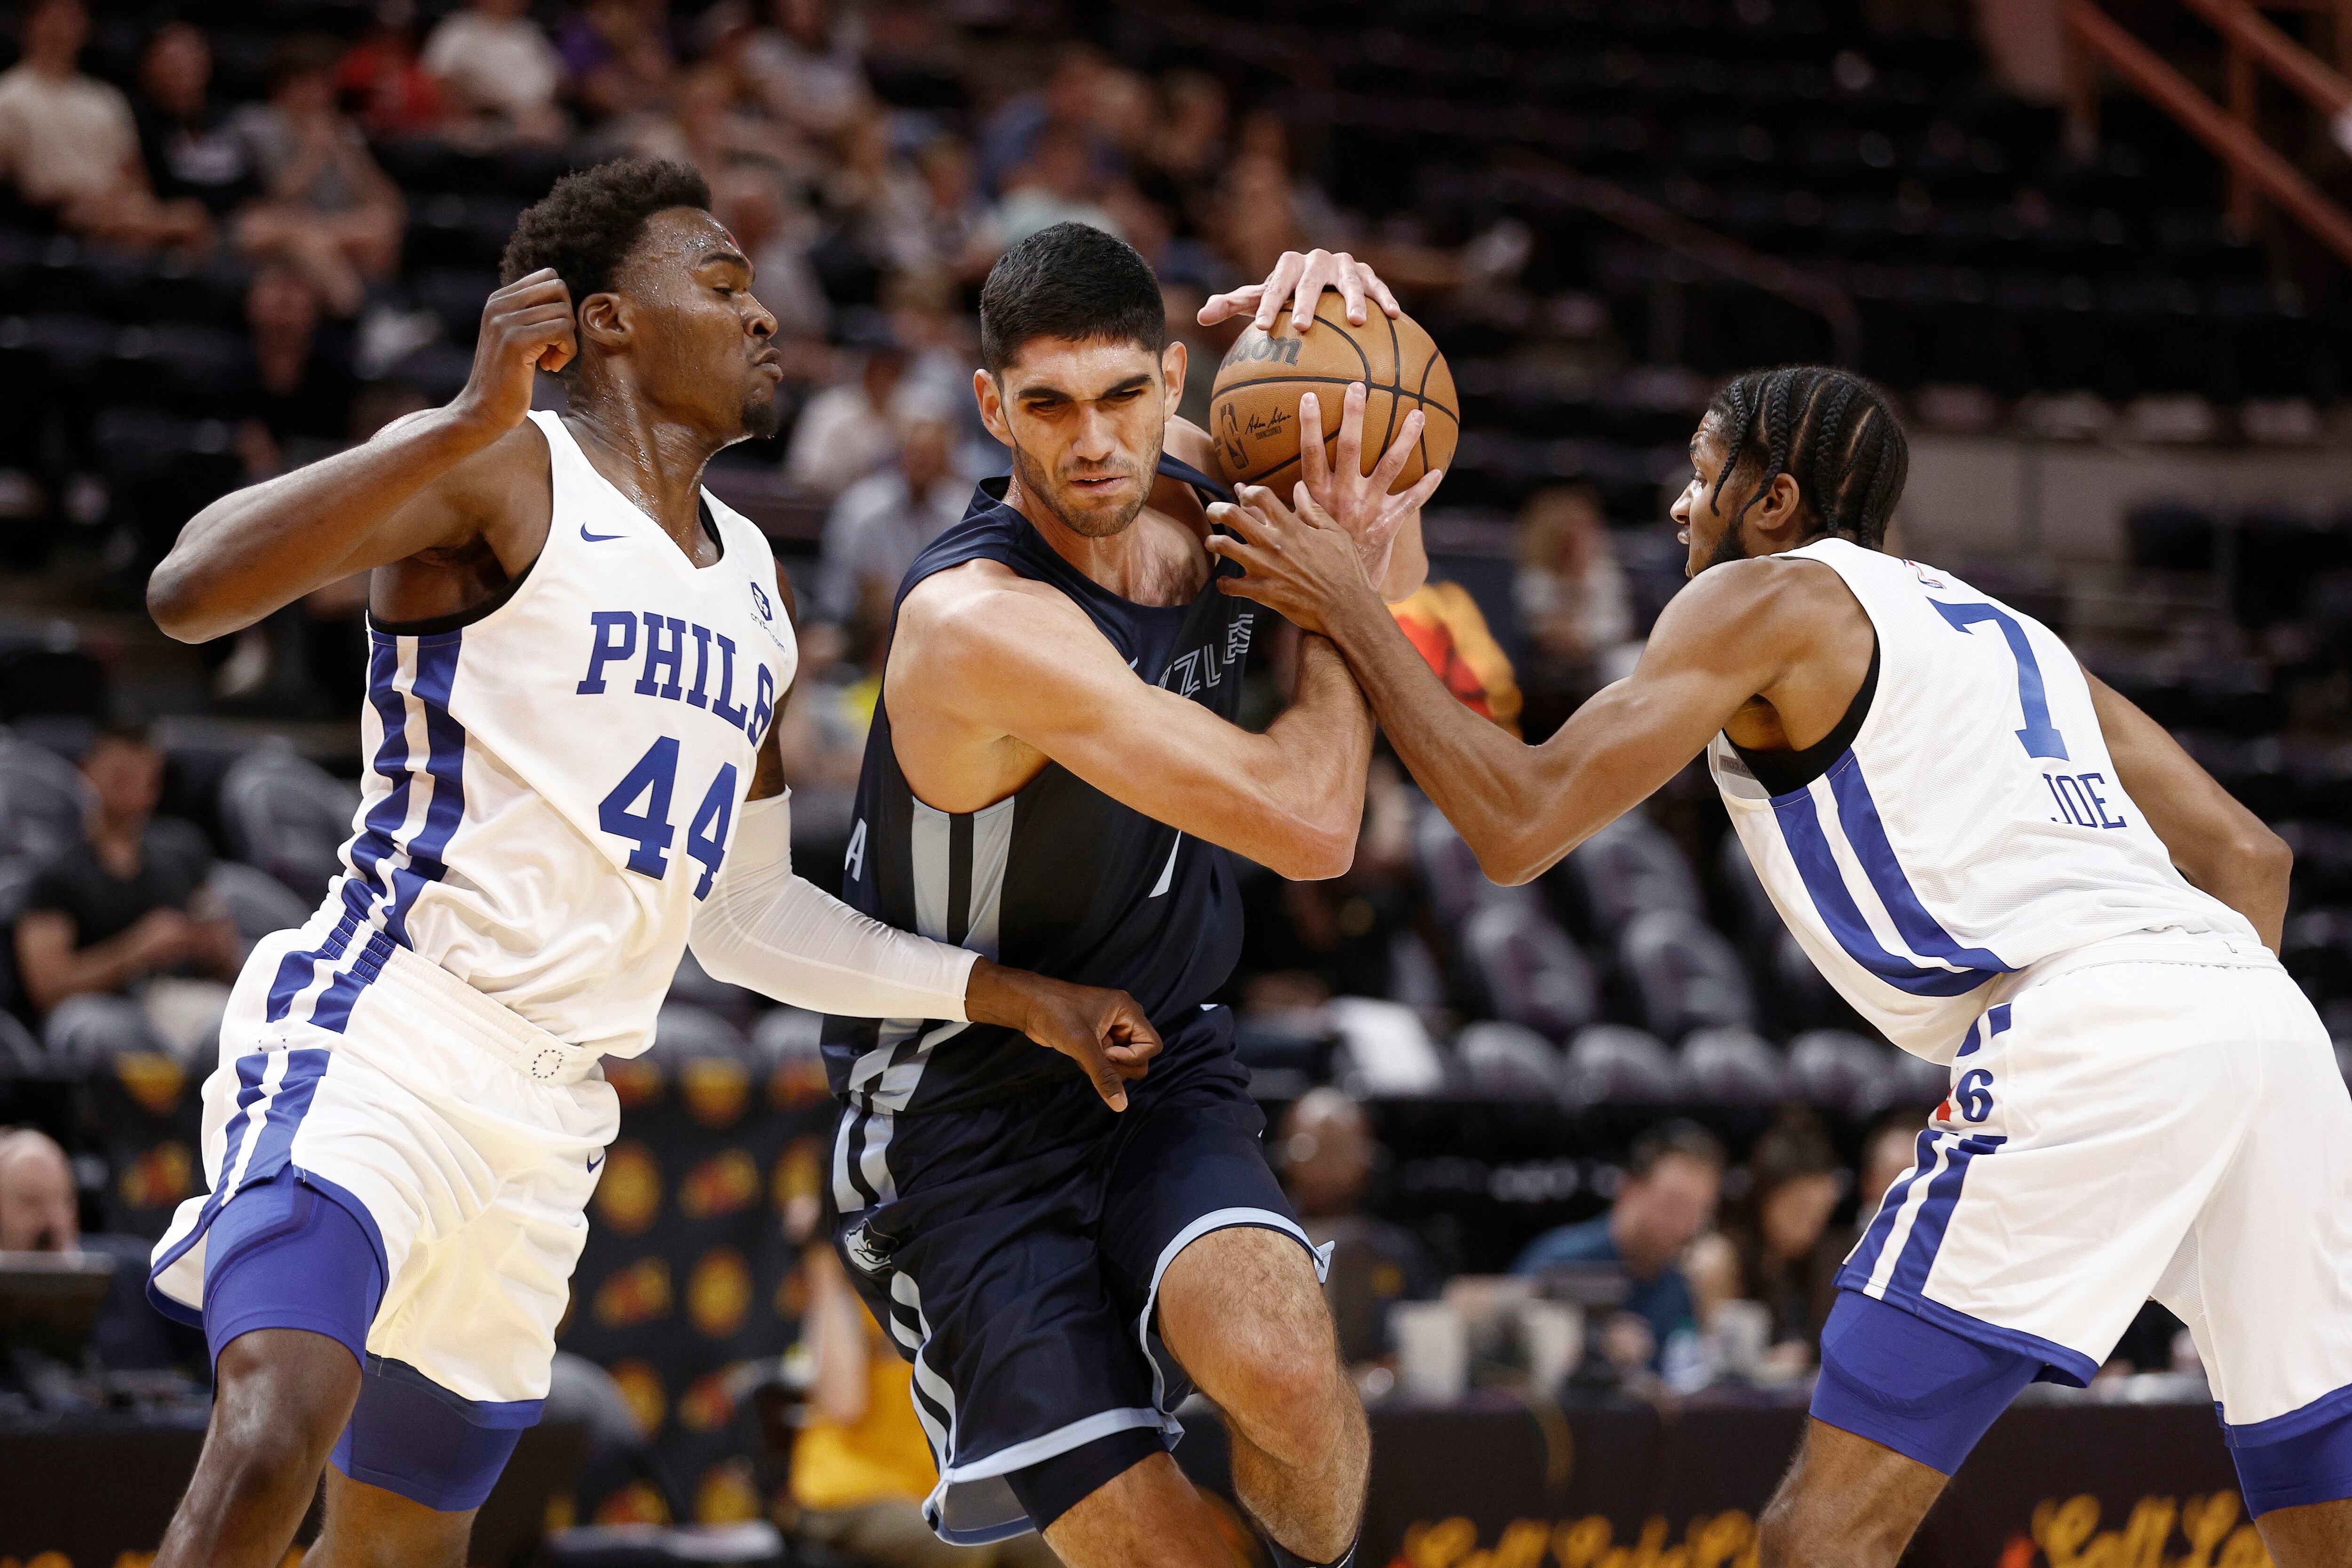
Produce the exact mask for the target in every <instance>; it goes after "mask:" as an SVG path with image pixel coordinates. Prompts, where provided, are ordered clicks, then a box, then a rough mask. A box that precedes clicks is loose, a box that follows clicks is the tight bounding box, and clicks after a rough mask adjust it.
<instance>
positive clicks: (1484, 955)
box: [1462, 893, 1599, 1040]
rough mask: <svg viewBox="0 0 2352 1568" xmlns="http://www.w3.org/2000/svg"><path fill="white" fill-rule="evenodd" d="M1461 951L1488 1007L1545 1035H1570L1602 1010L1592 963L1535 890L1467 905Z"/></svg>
mask: <svg viewBox="0 0 2352 1568" xmlns="http://www.w3.org/2000/svg"><path fill="white" fill-rule="evenodd" d="M1462 956H1463V962H1464V963H1465V964H1466V965H1467V966H1468V967H1469V969H1470V971H1471V973H1472V974H1473V975H1474V976H1475V979H1476V981H1477V983H1478V985H1479V988H1480V989H1481V990H1482V991H1483V992H1484V993H1485V997H1486V1005H1487V1009H1488V1011H1490V1012H1491V1013H1493V1015H1494V1016H1496V1017H1498V1018H1505V1019H1507V1020H1509V1021H1510V1022H1512V1023H1514V1024H1520V1025H1524V1026H1527V1027H1528V1028H1529V1029H1532V1030H1534V1031H1535V1032H1536V1033H1537V1034H1538V1035H1541V1036H1543V1037H1546V1038H1547V1039H1552V1040H1564V1039H1566V1038H1568V1037H1569V1036H1570V1035H1571V1034H1573V1033H1575V1032H1576V1031H1577V1030H1578V1029H1580V1028H1582V1027H1583V1026H1585V1025H1587V1024H1589V1023H1591V1021H1592V1017H1593V1015H1594V1013H1595V1012H1597V1011H1598V1010H1599V995H1598V987H1597V986H1596V984H1595V982H1594V979H1593V974H1592V967H1591V965H1590V964H1588V963H1585V961H1584V955H1583V954H1582V953H1580V952H1578V951H1577V950H1576V944H1575V943H1574V942H1570V940H1569V937H1568V933H1567V932H1566V931H1562V930H1560V929H1559V926H1558V925H1556V924H1554V923H1553V921H1552V918H1551V916H1550V914H1549V913H1548V912H1547V911H1546V910H1545V909H1544V907H1543V904H1542V902H1541V901H1540V900H1538V899H1536V898H1535V897H1533V896H1532V895H1528V894H1524V893H1522V894H1521V895H1520V896H1518V897H1516V898H1508V899H1505V898H1494V899H1489V900H1486V901H1485V902H1484V903H1482V904H1480V905H1479V906H1478V907H1477V908H1476V909H1475V910H1472V911H1471V914H1470V918H1469V919H1468V920H1467V921H1465V922H1464V923H1463V926H1462Z"/></svg>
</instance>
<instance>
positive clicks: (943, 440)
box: [817, 399, 971, 647]
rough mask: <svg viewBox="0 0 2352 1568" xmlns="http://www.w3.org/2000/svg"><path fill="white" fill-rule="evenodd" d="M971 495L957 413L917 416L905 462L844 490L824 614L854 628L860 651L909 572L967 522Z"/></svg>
mask: <svg viewBox="0 0 2352 1568" xmlns="http://www.w3.org/2000/svg"><path fill="white" fill-rule="evenodd" d="M923 401H926V402H928V401H929V400H928V399H926V400H923ZM970 497H971V486H970V485H968V484H967V483H965V482H964V479H963V477H962V476H961V475H960V474H958V473H957V472H956V471H955V416H954V414H953V411H952V410H950V409H947V408H939V407H924V408H919V409H917V410H915V411H913V412H912V413H911V414H910V415H909V416H908V418H907V419H906V421H905V423H904V425H903V426H902V431H901V436H900V439H899V446H898V461H897V462H895V463H892V464H890V465H889V466H888V467H887V468H881V469H878V470H877V471H876V472H874V473H871V474H868V475H866V478H864V479H859V480H858V481H856V483H855V484H852V485H851V486H849V488H848V489H845V490H843V491H842V492H841V499H840V500H837V501H835V502H834V503H833V511H832V513H831V514H830V515H829V516H828V517H827V518H826V519H825V524H824V553H823V557H822V559H823V562H824V565H823V567H822V569H821V574H820V575H819V577H818V580H817V608H818V611H819V613H821V614H823V615H824V616H826V617H828V618H830V619H832V620H834V621H836V622H838V623H839V624H841V625H842V626H849V627H852V628H854V629H855V630H854V633H853V638H854V643H853V646H858V647H863V646H865V644H866V641H867V639H868V637H870V636H872V635H873V634H874V632H876V631H877V629H878V628H880V627H881V626H884V625H886V624H887V621H888V619H889V616H890V602H891V600H892V599H893V598H895V597H896V596H897V595H898V580H899V579H900V578H902V577H904V576H905V575H906V574H907V568H908V567H909V566H912V565H913V564H914V563H915V557H916V556H918V555H919V554H921V553H922V552H923V547H924V546H925V545H927V544H929V543H930V542H931V541H932V540H934V539H937V538H938V537H939V536H940V534H941V533H943V532H945V531H947V530H948V528H949V527H950V526H951V525H952V524H954V523H955V522H956V521H959V520H960V519H961V518H962V516H963V509H964V502H965V501H966V500H969V499H970Z"/></svg>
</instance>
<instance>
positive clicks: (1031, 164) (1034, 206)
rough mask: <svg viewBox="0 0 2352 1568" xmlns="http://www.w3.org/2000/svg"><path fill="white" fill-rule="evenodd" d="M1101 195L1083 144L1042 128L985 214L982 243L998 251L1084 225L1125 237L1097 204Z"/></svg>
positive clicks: (1071, 134)
mask: <svg viewBox="0 0 2352 1568" xmlns="http://www.w3.org/2000/svg"><path fill="white" fill-rule="evenodd" d="M1100 190H1101V186H1100V184H1099V182H1098V181H1097V178H1096V174H1095V168H1094V164H1093V162H1092V160H1091V158H1090V156H1089V154H1088V153H1087V143H1086V141H1085V139H1084V138H1083V137H1082V136H1081V135H1080V134H1079V133H1078V132H1076V131H1074V130H1072V129H1070V128H1069V127H1068V126H1066V125H1060V124H1053V125H1047V126H1045V127H1043V128H1042V129H1041V130H1039V132H1037V135H1036V138H1035V140H1034V142H1033V143H1032V145H1031V151H1030V154H1029V156H1028V158H1027V159H1026V160H1024V162H1023V163H1021V164H1020V165H1019V166H1018V167H1017V168H1015V169H1013V171H1012V172H1011V173H1010V174H1008V175H1007V176H1006V178H1005V184H1004V195H1003V196H1002V197H1001V198H999V199H998V201H997V204H996V205H995V206H993V207H992V208H991V209H990V210H989V215H988V223H987V227H986V242H987V244H989V245H990V246H992V247H994V248H995V249H997V250H999V251H1002V250H1003V249H1005V248H1007V247H1011V246H1015V245H1018V244H1020V243H1021V242H1022V241H1023V240H1024V239H1026V238H1028V237H1030V236H1031V235H1033V234H1035V233H1036V232H1037V231H1038V230H1040V229H1045V228H1051V227H1053V226H1054V225H1055V224H1057V223H1083V224H1087V225H1089V226H1093V227H1095V228H1099V229H1104V230H1107V231H1108V232H1109V233H1112V234H1116V235H1120V236H1121V237H1124V235H1125V232H1126V231H1125V230H1124V229H1122V228H1121V227H1120V226H1119V222H1118V219H1117V218H1116V217H1114V216H1111V214H1110V211H1109V209H1108V208H1107V207H1105V206H1104V205H1102V203H1101V201H1100V200H1099V199H1098V198H1099V193H1100Z"/></svg>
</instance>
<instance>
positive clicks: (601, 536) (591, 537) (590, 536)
mask: <svg viewBox="0 0 2352 1568" xmlns="http://www.w3.org/2000/svg"><path fill="white" fill-rule="evenodd" d="M580 537H581V538H583V539H584V540H586V541H587V542H589V543H591V544H602V543H604V541H606V540H608V539H620V538H624V537H625V535H623V534H618V533H591V532H589V531H588V525H587V524H586V523H584V522H583V523H582V524H581V525H580Z"/></svg>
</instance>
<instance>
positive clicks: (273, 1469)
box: [209, 1331, 360, 1485]
mask: <svg viewBox="0 0 2352 1568" xmlns="http://www.w3.org/2000/svg"><path fill="white" fill-rule="evenodd" d="M289 1338H290V1339H293V1340H294V1341H295V1343H294V1344H293V1345H292V1346H291V1347H289V1345H288V1344H287V1343H286V1341H287V1340H288V1339H289ZM304 1341H316V1342H317V1343H318V1344H319V1345H320V1346H324V1347H326V1348H327V1349H328V1350H329V1351H331V1352H332V1353H331V1354H315V1353H310V1354H306V1353H301V1352H308V1351H311V1350H312V1349H313V1348H314V1347H313V1346H310V1345H309V1344H304V1343H302V1342H304ZM289 1349H290V1350H291V1351H292V1352H294V1353H289ZM359 1381H360V1379H359V1365H358V1363H356V1362H354V1361H352V1358H351V1356H350V1354H349V1353H348V1352H345V1351H344V1350H343V1349H342V1347H341V1346H340V1345H337V1344H335V1343H334V1342H332V1341H331V1340H327V1339H325V1338H324V1337H323V1336H320V1335H315V1334H292V1333H290V1332H289V1331H278V1332H276V1333H270V1334H247V1335H246V1336H244V1337H243V1338H241V1339H236V1340H232V1341H231V1342H229V1343H228V1344H227V1345H226V1346H225V1347H224V1348H223V1349H222V1351H221V1353H220V1360H219V1362H218V1363H216V1376H215V1392H214V1396H213V1424H212V1435H211V1437H210V1439H209V1440H210V1441H211V1442H213V1443H216V1444H219V1445H221V1447H222V1449H223V1452H224V1453H225V1455H226V1457H227V1458H229V1459H230V1460H231V1462H232V1465H233V1468H234V1469H235V1471H236V1473H237V1474H238V1475H239V1476H240V1477H242V1476H244V1475H246V1474H247V1472H248V1471H250V1472H254V1473H256V1474H257V1475H259V1476H262V1477H267V1476H271V1475H278V1476H283V1475H289V1474H295V1475H300V1476H302V1477H305V1478H307V1479H306V1480H305V1483H304V1484H306V1485H307V1484H309V1483H310V1481H315V1480H316V1479H317V1472H318V1469H319V1468H320V1466H322V1465H324V1464H325V1463H326V1460H327V1454H328V1452H329V1450H331V1448H333V1447H334V1446H335V1439H336V1437H337V1436H339V1435H340V1434H341V1432H342V1429H343V1424H344V1423H345V1422H346V1421H348V1420H350V1419H351V1414H352V1404H353V1403H354V1401H356V1400H357V1399H358V1397H359Z"/></svg>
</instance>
